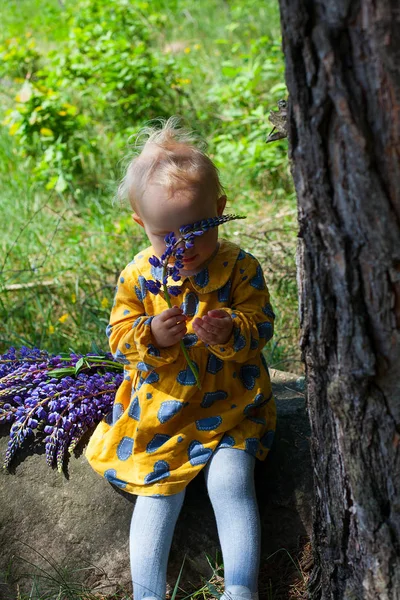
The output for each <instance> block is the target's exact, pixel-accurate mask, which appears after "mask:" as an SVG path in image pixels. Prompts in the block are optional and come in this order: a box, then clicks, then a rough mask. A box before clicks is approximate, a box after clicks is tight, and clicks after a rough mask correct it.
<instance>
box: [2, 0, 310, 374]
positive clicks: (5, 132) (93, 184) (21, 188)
mask: <svg viewBox="0 0 400 600" xmlns="http://www.w3.org/2000/svg"><path fill="white" fill-rule="evenodd" d="M92 2H94V3H96V0H92ZM116 3H118V2H117V0H114V5H115V4H116ZM88 4H90V3H89V2H88V1H86V2H78V1H77V0H68V1H67V2H66V3H65V6H64V4H62V3H61V2H59V1H56V0H41V1H39V0H18V1H16V0H10V1H9V2H7V3H2V5H1V6H0V19H1V22H2V24H3V29H2V32H3V33H2V36H3V47H2V48H1V47H0V56H1V58H2V59H3V61H2V69H1V70H0V79H1V84H2V85H1V90H2V91H1V92H0V113H1V114H0V117H1V119H2V125H1V126H0V190H1V191H0V219H1V222H2V223H4V224H5V227H4V230H3V235H2V238H1V241H0V248H1V259H0V323H1V325H0V352H2V351H5V349H6V348H8V347H9V346H10V345H14V346H20V345H22V344H25V345H28V346H39V347H42V348H45V349H47V350H49V351H51V352H59V351H68V350H69V349H70V348H72V349H73V350H74V351H78V352H83V353H84V352H88V351H90V349H91V345H92V342H94V343H95V344H96V345H97V346H98V347H100V348H103V349H104V350H106V349H107V339H106V337H105V333H104V330H105V327H106V325H107V323H108V316H109V311H110V307H111V304H112V297H113V290H114V286H115V282H116V279H117V276H118V274H119V272H120V271H121V270H122V268H123V267H124V266H125V265H126V264H127V263H128V262H129V261H130V260H131V259H132V256H133V255H134V254H135V253H136V252H137V251H138V249H140V248H141V247H143V246H145V245H146V244H147V242H146V240H145V239H144V237H143V234H142V231H141V230H140V229H139V228H138V227H137V226H135V225H134V224H133V222H132V219H131V216H130V213H129V210H128V208H127V207H125V206H119V205H115V204H113V203H112V198H113V195H114V193H115V190H116V186H117V182H118V179H119V178H120V177H121V175H122V167H123V157H124V156H125V155H126V154H127V153H129V151H130V150H131V142H130V141H129V139H130V136H132V135H134V134H135V132H137V131H138V130H139V129H140V127H141V126H143V125H144V124H145V122H146V118H147V116H151V117H153V116H163V115H160V111H164V116H166V115H170V114H180V115H182V117H183V119H184V121H185V124H186V125H187V126H189V127H190V128H192V129H194V130H196V131H197V132H198V133H199V134H200V135H201V136H203V137H204V138H205V139H206V140H207V142H208V151H209V153H210V155H211V157H212V158H213V160H214V161H215V162H216V164H217V165H218V167H219V169H220V173H221V178H222V181H223V184H224V185H225V187H226V191H227V195H228V206H227V210H228V211H235V212H240V213H242V214H246V215H247V219H246V221H239V222H233V223H230V224H228V225H227V226H224V228H223V231H222V230H221V234H222V235H223V236H224V237H228V238H230V239H232V240H234V241H237V242H239V243H240V244H241V245H242V246H243V247H244V248H245V249H247V250H249V251H251V252H252V253H253V254H255V255H256V256H257V257H258V258H259V260H260V261H261V262H262V264H263V267H264V269H265V273H266V276H267V281H268V285H269V288H270V291H271V296H272V304H273V306H274V310H275V312H276V314H277V322H276V334H275V338H274V340H273V341H272V342H270V343H269V345H268V349H267V359H268V361H269V363H270V364H271V366H274V367H276V368H281V369H284V370H292V371H297V372H299V373H301V372H302V366H301V363H300V361H299V351H298V347H297V337H298V321H297V292H296V282H295V262H294V253H295V240H296V206H295V198H294V193H293V188H292V182H291V178H290V174H289V167H288V162H287V142H286V141H285V140H284V141H282V142H278V143H274V144H268V145H267V144H265V137H266V135H267V133H268V132H269V131H270V130H271V126H270V124H269V122H268V119H267V117H268V114H269V110H270V109H272V108H275V105H276V101H277V100H278V99H279V98H281V97H284V96H285V93H286V92H285V88H284V84H283V82H284V65H283V56H282V53H281V47H280V31H279V14H278V6H277V3H276V2H275V1H271V0H269V1H265V0H264V1H261V0H252V1H249V0H246V1H245V0H232V1H231V2H221V1H218V0H207V1H206V2H195V1H194V0H181V1H178V0H175V1H170V0H168V1H166V0H165V1H163V0H155V1H154V2H151V3H150V2H149V3H146V2H131V3H129V4H130V5H131V6H133V7H134V9H135V10H136V11H137V15H138V16H137V19H138V22H139V25H140V24H141V26H142V27H143V30H144V29H145V30H146V32H147V35H148V38H147V40H146V47H149V48H150V51H151V52H152V57H153V59H154V60H155V62H156V64H157V68H158V67H159V68H160V69H162V71H160V73H161V74H160V75H158V77H159V79H157V80H156V86H157V85H158V84H159V85H161V84H164V79H165V81H166V82H167V83H166V84H165V85H166V86H167V88H166V92H165V94H164V96H163V102H162V104H161V105H160V103H159V98H157V94H156V92H154V91H151V90H150V92H149V95H148V98H146V99H144V98H143V95H142V96H141V97H140V98H139V100H140V102H137V104H138V105H139V104H140V106H142V105H143V110H142V112H141V113H139V112H137V113H134V112H127V116H126V117H125V116H124V109H126V110H128V109H127V108H126V107H129V110H130V107H131V106H132V104H133V103H134V101H130V104H129V100H128V101H127V103H126V104H125V105H123V106H122V111H121V108H120V107H116V104H115V102H114V104H113V102H112V100H109V98H111V99H112V98H114V99H115V95H114V96H113V95H112V94H113V92H112V91H109V90H108V96H107V95H106V96H105V101H104V99H103V101H101V89H100V88H99V85H100V84H99V82H101V78H100V79H97V80H94V81H91V80H90V79H86V80H85V81H83V82H82V81H80V80H79V77H78V76H76V78H75V79H74V78H73V77H72V79H71V73H70V75H69V77H70V79H68V78H66V75H65V73H66V71H67V69H66V66H65V63H64V64H63V63H62V61H63V60H69V57H70V56H71V53H72V51H73V49H74V48H75V46H74V45H73V44H76V42H74V41H72V42H71V32H73V31H74V28H76V27H77V23H78V24H79V21H78V19H79V14H80V12H82V11H83V10H84V9H85V6H86V7H87V5H88ZM119 4H121V1H119ZM97 5H99V6H100V7H102V6H103V7H104V6H105V5H106V3H103V2H101V1H100V0H97ZM101 10H103V8H101ZM104 10H105V9H104ZM27 14H29V15H30V17H29V19H27V18H26V15H27ZM85 14H87V13H85ZM110 15H111V16H110ZM103 18H104V19H105V20H107V19H112V18H113V17H112V13H111V12H104V15H103ZM135 18H136V17H135ZM110 22H111V21H110ZM95 25H96V23H95V21H94V22H93V24H92V29H93V28H94V27H95ZM79 26H81V25H79ZM107 26H108V25H107V23H106V29H107ZM113 26H114V25H113ZM122 27H123V25H122ZM88 30H89V31H90V26H89V29H86V30H84V29H83V31H84V32H86V33H87V31H88ZM86 33H85V35H86ZM117 33H118V32H117ZM82 35H83V34H82ZM117 37H118V35H117V34H115V35H114V38H115V39H117ZM7 40H8V41H7ZM10 40H11V42H10ZM79 43H81V42H79ZM85 43H86V42H85ZM10 44H11V46H10ZM28 45H30V47H31V49H30V50H29V52H30V53H31V54H33V55H34V56H33V58H32V59H31V63H27V62H26V61H27V58H26V57H27V56H28V55H29V52H28V50H27V48H28ZM10 47H11V48H13V47H14V48H16V51H15V53H14V56H11V57H10V54H12V52H10ZM82 47H83V46H82V43H81V46H80V48H82ZM71 48H72V50H71ZM103 54H104V53H103ZM103 54H102V52H99V55H98V56H100V57H102V56H103ZM29 56H30V55H29ZM60 60H61V63H60ZM75 60H78V62H79V60H81V59H80V58H79V57H78V59H76V57H75ZM101 60H104V64H101V65H100V69H99V72H100V75H101V74H102V73H104V74H105V73H107V72H108V71H111V69H114V70H115V69H116V70H117V77H118V73H119V72H122V69H123V67H124V64H123V62H121V65H112V66H110V65H111V59H110V61H109V62H106V59H105V58H104V59H103V58H101ZM107 60H108V59H107ZM121 60H122V59H121ZM24 61H25V67H24ZM57 61H58V62H57ZM91 64H95V63H91ZM43 69H44V70H45V71H46V69H47V71H46V74H45V76H44V75H41V74H40V73H41V70H43ZM118 70H119V71H118ZM164 73H167V75H165V77H164ZM171 73H172V74H171ZM113 76H114V73H113ZM36 82H38V84H39V83H40V84H41V85H42V86H44V88H43V89H45V88H46V89H52V90H55V92H56V93H57V94H58V95H59V97H60V101H65V102H69V103H71V104H73V105H74V106H76V107H77V111H78V117H77V118H79V119H81V120H80V121H76V129H75V130H73V133H72V134H70V138H69V140H70V141H71V140H72V142H73V144H74V145H73V149H72V150H69V154H68V156H67V160H66V161H64V163H63V164H61V163H57V161H56V160H55V159H54V157H53V158H51V156H50V158H49V156H48V155H47V154H46V152H48V150H49V148H50V147H52V148H55V149H56V150H57V148H59V146H58V145H57V144H58V141H56V140H55V138H56V137H57V135H58V132H57V131H56V132H55V135H54V137H53V139H52V140H51V139H50V141H49V138H46V136H44V137H43V136H41V134H40V135H36V137H35V136H33V137H32V136H31V137H29V136H27V135H23V134H22V133H21V129H19V131H17V132H15V130H13V129H12V125H13V123H14V122H15V119H16V118H18V119H21V118H24V119H25V121H24V122H25V123H27V119H28V117H29V118H31V117H32V114H33V113H28V114H27V115H26V111H27V107H28V104H27V103H26V102H25V103H24V102H21V101H20V96H21V90H23V89H24V86H26V84H27V83H28V84H29V85H34V86H35V85H36ZM157 82H158V83H157ZM110 85H111V84H110ZM46 93H47V92H46ZM152 94H154V97H152ZM49 97H50V101H51V95H50V96H49ZM145 100H146V102H147V104H146V103H145V102H144V101H145ZM24 111H25V113H24ZM42 114H43V113H42ZM49 114H50V113H49ZM71 118H75V117H71ZM13 119H14V120H13ZM18 123H19V121H18ZM52 128H53V129H54V127H53V126H52ZM14 129H15V128H14ZM61 135H63V133H62V131H61V130H60V136H61ZM78 136H80V138H79V140H78V144H76V143H75V142H76V139H77V138H78ZM58 139H61V137H59V138H58ZM71 152H72V154H71ZM43 157H45V158H43ZM46 157H47V158H46ZM68 161H69V162H68ZM77 165H78V167H79V168H77ZM55 181H57V185H55ZM60 181H61V185H58V182H60Z"/></svg>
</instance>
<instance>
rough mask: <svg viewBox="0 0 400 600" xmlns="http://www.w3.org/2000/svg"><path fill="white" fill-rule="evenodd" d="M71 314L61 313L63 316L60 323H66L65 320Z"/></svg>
mask: <svg viewBox="0 0 400 600" xmlns="http://www.w3.org/2000/svg"><path fill="white" fill-rule="evenodd" d="M68 317H69V314H68V313H64V314H63V315H61V317H60V318H59V319H58V320H59V321H60V323H65V321H66V320H67V319H68Z"/></svg>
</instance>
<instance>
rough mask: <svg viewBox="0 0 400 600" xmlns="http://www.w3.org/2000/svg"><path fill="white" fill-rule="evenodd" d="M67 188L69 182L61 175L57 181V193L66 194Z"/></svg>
mask: <svg viewBox="0 0 400 600" xmlns="http://www.w3.org/2000/svg"><path fill="white" fill-rule="evenodd" d="M67 187H68V184H67V182H66V181H65V179H64V177H63V176H62V174H60V175H59V176H58V179H57V184H56V188H55V189H56V192H59V193H60V194H61V193H62V192H64V191H65V190H66V189H67Z"/></svg>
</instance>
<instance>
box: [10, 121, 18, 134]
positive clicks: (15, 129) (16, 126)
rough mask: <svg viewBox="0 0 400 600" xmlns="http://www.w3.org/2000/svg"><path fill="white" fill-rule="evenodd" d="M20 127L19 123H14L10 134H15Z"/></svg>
mask: <svg viewBox="0 0 400 600" xmlns="http://www.w3.org/2000/svg"><path fill="white" fill-rule="evenodd" d="M18 129H19V123H13V124H12V125H11V127H10V135H15V134H16V133H17V131H18Z"/></svg>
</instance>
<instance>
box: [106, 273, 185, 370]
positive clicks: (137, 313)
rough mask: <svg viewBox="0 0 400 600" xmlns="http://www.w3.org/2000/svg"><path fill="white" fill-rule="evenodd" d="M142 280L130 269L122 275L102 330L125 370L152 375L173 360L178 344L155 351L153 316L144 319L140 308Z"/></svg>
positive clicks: (144, 312) (143, 309)
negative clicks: (104, 329)
mask: <svg viewBox="0 0 400 600" xmlns="http://www.w3.org/2000/svg"><path fill="white" fill-rule="evenodd" d="M143 286H144V278H143V277H142V276H137V273H136V270H135V268H134V266H133V265H128V266H127V267H125V269H124V270H123V271H122V273H121V274H120V276H119V279H118V285H117V287H116V292H115V297H114V304H113V307H112V310H111V315H110V322H109V324H108V325H107V328H106V334H107V336H108V338H109V345H110V349H111V352H112V354H113V356H114V358H115V360H117V361H118V362H121V363H122V364H124V365H126V366H127V367H128V368H129V369H137V370H139V371H145V372H149V371H153V370H154V369H157V368H158V367H162V366H164V365H167V364H169V363H172V362H173V361H174V360H176V358H177V356H178V353H179V343H177V344H174V345H173V346H170V347H169V348H158V347H157V346H156V345H155V343H154V339H153V336H152V333H151V321H152V319H153V318H154V315H147V314H146V311H145V308H144V304H143V301H142V299H143V297H144V295H145V294H144V289H143Z"/></svg>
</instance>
